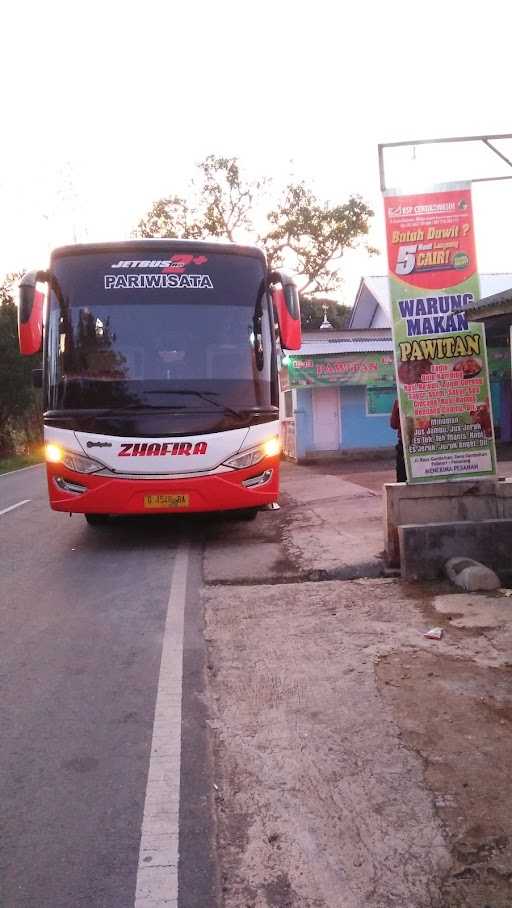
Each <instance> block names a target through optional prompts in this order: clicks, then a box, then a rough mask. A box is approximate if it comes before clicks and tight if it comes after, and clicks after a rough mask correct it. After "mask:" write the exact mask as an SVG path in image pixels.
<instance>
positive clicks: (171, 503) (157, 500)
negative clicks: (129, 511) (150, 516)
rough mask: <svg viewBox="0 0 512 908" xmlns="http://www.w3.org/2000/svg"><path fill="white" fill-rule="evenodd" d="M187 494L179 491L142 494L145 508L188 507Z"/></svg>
mask: <svg viewBox="0 0 512 908" xmlns="http://www.w3.org/2000/svg"><path fill="white" fill-rule="evenodd" d="M189 504H190V501H189V496H188V495H184V494H182V493H181V492H176V494H175V495H144V507H145V508H188V507H189Z"/></svg>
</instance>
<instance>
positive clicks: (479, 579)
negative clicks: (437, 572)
mask: <svg viewBox="0 0 512 908" xmlns="http://www.w3.org/2000/svg"><path fill="white" fill-rule="evenodd" d="M444 569H445V571H446V574H447V576H448V579H449V580H451V581H452V583H454V584H455V586H458V587H459V588H460V589H461V590H465V591H466V592H468V593H473V592H476V591H477V590H497V589H498V587H500V586H501V583H500V578H499V577H498V575H497V574H495V573H494V571H491V569H490V568H488V567H486V566H485V564H481V563H480V562H479V561H473V559H472V558H449V559H448V561H447V562H446V564H445V566H444Z"/></svg>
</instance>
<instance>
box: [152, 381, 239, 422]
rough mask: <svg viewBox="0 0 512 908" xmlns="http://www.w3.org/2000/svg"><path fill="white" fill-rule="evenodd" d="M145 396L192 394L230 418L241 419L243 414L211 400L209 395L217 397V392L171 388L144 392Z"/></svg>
mask: <svg viewBox="0 0 512 908" xmlns="http://www.w3.org/2000/svg"><path fill="white" fill-rule="evenodd" d="M145 393H146V394H192V395H194V397H200V398H201V400H206V401H207V403H209V404H213V405H214V406H215V407H218V409H219V410H222V411H223V412H224V413H229V414H230V416H236V418H237V419H241V418H242V416H243V413H242V412H241V411H240V410H233V408H232V407H227V406H226V405H225V404H221V403H220V402H219V401H218V400H212V399H211V395H212V394H214V395H215V396H217V397H218V392H217V391H208V392H206V391H192V390H189V389H188V388H173V389H172V390H171V389H169V390H167V389H166V390H165V391H146V392H145Z"/></svg>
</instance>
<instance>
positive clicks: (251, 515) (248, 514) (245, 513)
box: [235, 508, 258, 520]
mask: <svg viewBox="0 0 512 908" xmlns="http://www.w3.org/2000/svg"><path fill="white" fill-rule="evenodd" d="M257 516H258V508H243V509H241V510H240V511H235V517H236V518H237V519H238V520H254V519H255V518H256V517H257Z"/></svg>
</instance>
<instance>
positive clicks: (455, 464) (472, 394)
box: [384, 184, 496, 482]
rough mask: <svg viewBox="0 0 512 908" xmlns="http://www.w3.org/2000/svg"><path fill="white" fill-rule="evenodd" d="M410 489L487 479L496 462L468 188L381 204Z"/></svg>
mask: <svg viewBox="0 0 512 908" xmlns="http://www.w3.org/2000/svg"><path fill="white" fill-rule="evenodd" d="M384 204H385V214H386V230H387V246H388V263H389V285H390V296H391V308H392V328H393V341H394V347H395V366H396V376H397V388H398V395H399V402H400V422H401V431H402V439H403V443H404V455H405V463H406V469H407V477H408V481H409V482H432V481H434V480H441V479H462V478H466V477H474V476H489V475H493V474H494V473H495V472H496V453H495V444H494V430H493V422H492V406H491V397H490V392H489V373H488V364H487V353H486V345H485V330H484V326H483V325H482V324H477V323H470V322H468V319H467V315H466V312H465V310H466V308H467V307H468V306H469V305H470V304H471V303H473V302H475V301H477V300H478V299H479V295H480V288H479V280H478V272H477V266H476V253H475V241H474V232H473V217H472V205H471V190H470V186H469V184H451V185H449V186H446V187H442V188H438V189H437V190H435V191H433V192H428V193H422V194H417V195H397V194H396V193H392V192H389V193H386V194H385V198H384Z"/></svg>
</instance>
